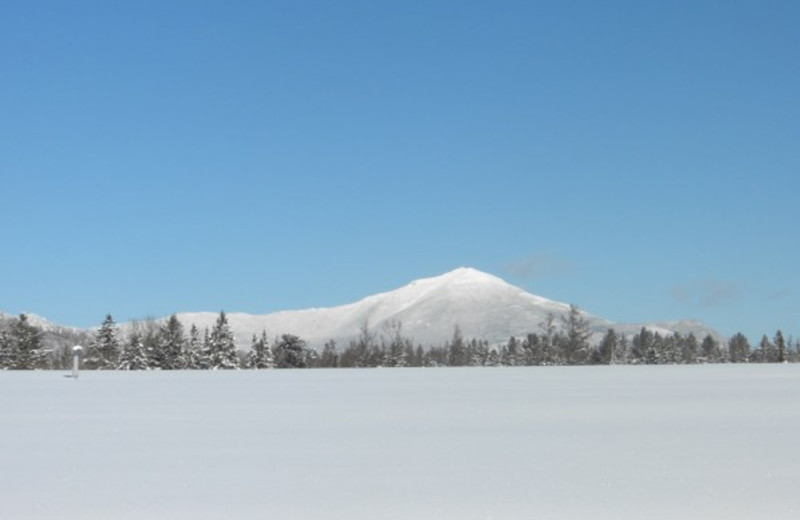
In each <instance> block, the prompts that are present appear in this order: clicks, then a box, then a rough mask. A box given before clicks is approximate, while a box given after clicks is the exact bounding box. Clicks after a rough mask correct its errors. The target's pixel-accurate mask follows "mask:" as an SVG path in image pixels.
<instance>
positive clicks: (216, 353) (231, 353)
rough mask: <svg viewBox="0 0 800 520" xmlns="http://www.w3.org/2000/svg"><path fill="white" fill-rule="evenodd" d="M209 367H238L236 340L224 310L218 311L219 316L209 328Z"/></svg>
mask: <svg viewBox="0 0 800 520" xmlns="http://www.w3.org/2000/svg"><path fill="white" fill-rule="evenodd" d="M208 348H209V368H211V369H213V370H218V369H235V368H238V367H239V356H238V355H237V354H236V342H235V341H234V339H233V332H231V328H230V326H229V325H228V318H227V317H226V316H225V312H220V313H219V318H217V322H216V324H215V325H214V328H213V329H212V330H211V336H210V337H209V345H208Z"/></svg>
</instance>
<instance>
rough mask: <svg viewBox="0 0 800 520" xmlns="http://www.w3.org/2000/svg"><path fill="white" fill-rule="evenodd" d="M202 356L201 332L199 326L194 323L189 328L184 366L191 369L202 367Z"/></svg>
mask: <svg viewBox="0 0 800 520" xmlns="http://www.w3.org/2000/svg"><path fill="white" fill-rule="evenodd" d="M201 357H202V343H201V342H200V332H199V331H198V330H197V326H196V325H195V324H194V323H192V326H191V328H190V329H189V341H188V343H187V344H186V350H185V352H184V360H183V366H184V367H185V368H186V369H189V370H195V369H198V368H202V366H201Z"/></svg>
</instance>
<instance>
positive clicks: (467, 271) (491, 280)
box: [418, 267, 508, 285]
mask: <svg viewBox="0 0 800 520" xmlns="http://www.w3.org/2000/svg"><path fill="white" fill-rule="evenodd" d="M428 280H430V281H439V282H443V283H461V284H463V283H469V284H474V283H480V284H502V285H508V284H507V283H506V282H505V281H504V280H502V279H500V278H498V277H497V276H494V275H492V274H489V273H485V272H483V271H479V270H478V269H475V268H473V267H457V268H456V269H453V270H452V271H448V272H446V273H444V274H442V275H439V276H435V277H433V278H428ZM418 281H422V280H418Z"/></svg>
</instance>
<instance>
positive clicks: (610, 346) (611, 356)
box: [597, 329, 619, 365]
mask: <svg viewBox="0 0 800 520" xmlns="http://www.w3.org/2000/svg"><path fill="white" fill-rule="evenodd" d="M618 345H619V338H618V336H617V331H615V330H614V329H608V330H607V331H606V334H605V336H603V339H602V340H601V341H600V345H599V346H598V347H597V362H598V363H600V364H601V365H614V364H616V363H617V362H618V360H617V346H618Z"/></svg>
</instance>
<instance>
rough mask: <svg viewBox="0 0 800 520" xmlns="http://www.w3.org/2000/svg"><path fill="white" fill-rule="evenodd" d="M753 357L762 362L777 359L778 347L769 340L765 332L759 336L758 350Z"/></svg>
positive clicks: (770, 361) (773, 361) (771, 361)
mask: <svg viewBox="0 0 800 520" xmlns="http://www.w3.org/2000/svg"><path fill="white" fill-rule="evenodd" d="M755 357H756V358H757V359H758V360H759V361H761V362H762V363H775V362H777V361H778V349H776V348H775V345H773V344H772V342H770V340H769V338H768V337H767V335H766V334H764V335H763V336H761V342H760V343H759V345H758V351H757V353H756V355H755Z"/></svg>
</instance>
